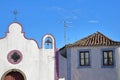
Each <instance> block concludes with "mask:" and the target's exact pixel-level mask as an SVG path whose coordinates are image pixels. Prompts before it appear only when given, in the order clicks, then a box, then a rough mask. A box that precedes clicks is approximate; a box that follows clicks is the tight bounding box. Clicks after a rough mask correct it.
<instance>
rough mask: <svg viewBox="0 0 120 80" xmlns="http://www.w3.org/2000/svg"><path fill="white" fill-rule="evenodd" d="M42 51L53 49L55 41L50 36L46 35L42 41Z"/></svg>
mask: <svg viewBox="0 0 120 80" xmlns="http://www.w3.org/2000/svg"><path fill="white" fill-rule="evenodd" d="M42 48H43V49H55V39H54V37H53V36H52V35H51V34H46V35H45V36H43V39H42Z"/></svg>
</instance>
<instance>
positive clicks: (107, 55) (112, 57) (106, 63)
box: [102, 50, 114, 66]
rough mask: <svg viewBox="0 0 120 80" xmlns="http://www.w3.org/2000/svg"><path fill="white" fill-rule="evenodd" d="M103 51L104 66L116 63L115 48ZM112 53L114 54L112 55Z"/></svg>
mask: <svg viewBox="0 0 120 80" xmlns="http://www.w3.org/2000/svg"><path fill="white" fill-rule="evenodd" d="M102 53H103V66H113V65H114V55H113V50H105V51H103V52H102ZM111 53H112V55H111V56H110V54H111ZM105 54H106V56H105ZM111 59H112V63H111V62H110V60H111ZM105 60H107V62H105Z"/></svg>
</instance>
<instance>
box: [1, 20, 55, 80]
mask: <svg viewBox="0 0 120 80" xmlns="http://www.w3.org/2000/svg"><path fill="white" fill-rule="evenodd" d="M8 28H9V29H8V32H7V33H6V36H5V38H1V39H0V78H1V80H55V72H56V71H55V49H56V47H55V39H54V37H53V36H52V35H51V34H46V35H44V36H43V38H42V48H39V47H38V44H37V42H36V41H35V40H32V39H27V38H25V34H24V32H23V29H22V25H21V24H19V23H17V22H13V23H11V24H10V25H9V27H8ZM16 78H17V79H16Z"/></svg>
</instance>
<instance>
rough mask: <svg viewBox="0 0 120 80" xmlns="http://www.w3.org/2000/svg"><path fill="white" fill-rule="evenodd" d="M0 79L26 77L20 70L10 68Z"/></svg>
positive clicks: (20, 78)
mask: <svg viewBox="0 0 120 80" xmlns="http://www.w3.org/2000/svg"><path fill="white" fill-rule="evenodd" d="M1 80H26V77H25V74H24V73H23V72H22V71H20V70H18V69H12V70H8V71H7V72H5V73H4V74H3V76H2V78H1Z"/></svg>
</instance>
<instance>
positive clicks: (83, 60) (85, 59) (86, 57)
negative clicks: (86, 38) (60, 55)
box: [80, 51, 90, 66]
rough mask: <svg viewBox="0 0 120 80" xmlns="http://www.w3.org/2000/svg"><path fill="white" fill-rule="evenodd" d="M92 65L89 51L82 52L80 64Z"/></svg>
mask: <svg viewBox="0 0 120 80" xmlns="http://www.w3.org/2000/svg"><path fill="white" fill-rule="evenodd" d="M89 65H90V54H89V51H81V52H80V66H89Z"/></svg>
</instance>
